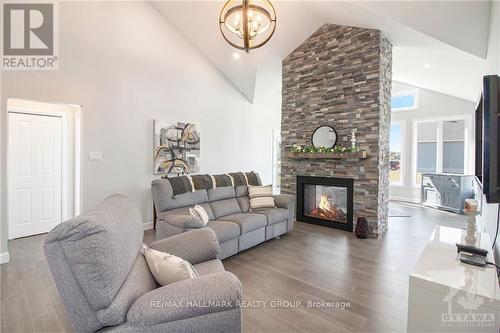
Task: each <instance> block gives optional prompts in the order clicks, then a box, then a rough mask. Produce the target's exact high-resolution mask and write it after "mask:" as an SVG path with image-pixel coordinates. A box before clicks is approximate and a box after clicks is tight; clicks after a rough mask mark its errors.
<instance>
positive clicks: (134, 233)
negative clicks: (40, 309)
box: [45, 194, 144, 311]
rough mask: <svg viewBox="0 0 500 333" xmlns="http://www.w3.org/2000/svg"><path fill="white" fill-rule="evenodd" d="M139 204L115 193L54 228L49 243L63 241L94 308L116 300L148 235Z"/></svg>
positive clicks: (65, 255) (77, 279)
mask: <svg viewBox="0 0 500 333" xmlns="http://www.w3.org/2000/svg"><path fill="white" fill-rule="evenodd" d="M143 228H144V227H143V224H142V218H141V215H140V214H139V212H138V211H137V209H136V207H135V204H134V203H133V202H132V201H131V200H130V199H128V198H127V197H125V196H123V195H120V194H115V195H112V196H110V197H108V198H107V199H106V200H104V201H103V202H102V203H101V204H99V205H98V206H97V207H96V208H95V209H93V210H90V211H88V212H86V213H84V214H82V215H80V216H78V217H76V218H75V219H73V220H71V221H67V222H64V223H61V224H59V225H58V226H57V227H55V228H54V229H52V231H50V232H49V234H48V235H47V238H46V240H45V242H46V244H51V243H56V242H59V244H60V247H61V249H62V252H63V254H64V257H65V261H66V264H67V266H68V267H69V269H70V270H71V272H73V275H74V278H75V280H76V281H77V283H78V285H79V287H80V288H81V290H82V291H83V293H84V294H85V298H86V299H87V301H88V302H89V304H90V305H91V307H92V309H93V310H94V311H97V310H100V309H103V308H106V307H108V306H109V305H110V304H111V303H112V302H113V300H114V299H115V297H116V295H117V293H118V291H119V290H120V288H121V286H122V285H123V282H124V281H125V279H126V278H127V276H128V274H129V272H130V270H131V268H132V266H133V265H134V263H135V261H136V259H137V254H138V253H139V249H140V248H141V246H142V240H143V236H144V230H143Z"/></svg>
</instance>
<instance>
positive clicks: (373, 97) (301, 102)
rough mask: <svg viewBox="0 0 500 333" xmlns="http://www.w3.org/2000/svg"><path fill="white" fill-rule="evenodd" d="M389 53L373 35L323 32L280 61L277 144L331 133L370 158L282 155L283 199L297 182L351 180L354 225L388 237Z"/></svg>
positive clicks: (328, 27) (330, 27)
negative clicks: (325, 128) (361, 219)
mask: <svg viewBox="0 0 500 333" xmlns="http://www.w3.org/2000/svg"><path fill="white" fill-rule="evenodd" d="M391 68H392V46H391V44H390V43H389V41H388V40H387V39H386V38H385V37H383V36H382V35H381V33H380V31H378V30H371V29H362V28H355V27H348V26H340V25H334V24H325V25H323V26H322V27H321V28H319V29H318V30H317V31H316V32H315V33H314V34H313V35H311V36H310V37H309V38H308V39H307V40H306V41H305V42H304V43H303V44H302V45H301V46H299V47H298V48H297V49H296V50H295V51H293V52H292V53H291V54H290V55H289V56H288V57H286V59H285V60H283V74H282V75H283V86H282V89H283V90H282V98H283V101H282V118H281V139H282V144H283V149H284V151H288V150H289V149H290V147H291V146H292V145H293V144H298V145H301V146H304V145H311V135H312V133H313V131H314V130H315V129H316V128H317V127H318V126H321V125H330V126H332V127H333V128H335V130H336V131H337V134H338V141H337V145H344V146H350V145H351V142H350V136H351V130H352V129H356V130H357V133H356V138H357V142H358V146H359V147H360V148H361V149H362V150H365V151H366V152H367V154H368V158H366V159H359V158H347V159H341V160H331V159H307V160H297V159H291V158H288V157H287V155H286V154H283V155H282V156H283V158H282V166H281V168H282V169H281V172H282V177H281V189H282V193H288V194H295V190H296V176H297V175H305V176H330V177H339V178H354V223H356V219H357V217H358V216H365V217H366V218H367V219H368V222H369V228H370V233H371V234H372V235H377V236H378V235H381V234H383V233H384V232H385V231H386V230H387V216H388V192H389V169H388V165H389V131H390V121H391V120H390V97H391Z"/></svg>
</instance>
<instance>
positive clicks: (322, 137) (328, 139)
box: [312, 126, 337, 148]
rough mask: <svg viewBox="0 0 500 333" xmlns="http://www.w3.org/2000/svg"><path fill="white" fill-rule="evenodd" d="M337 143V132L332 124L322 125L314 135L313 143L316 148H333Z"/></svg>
mask: <svg viewBox="0 0 500 333" xmlns="http://www.w3.org/2000/svg"><path fill="white" fill-rule="evenodd" d="M336 143H337V132H335V130H334V129H333V127H331V126H320V127H318V128H316V130H315V131H314V133H313V135H312V145H313V147H315V148H319V147H325V148H332V147H333V146H335V144H336Z"/></svg>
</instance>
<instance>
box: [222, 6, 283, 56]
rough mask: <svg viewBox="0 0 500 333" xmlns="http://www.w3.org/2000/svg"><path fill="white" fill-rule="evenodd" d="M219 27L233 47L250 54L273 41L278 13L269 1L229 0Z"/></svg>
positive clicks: (223, 10)
mask: <svg viewBox="0 0 500 333" xmlns="http://www.w3.org/2000/svg"><path fill="white" fill-rule="evenodd" d="M219 27H220V31H221V33H222V36H223V37H224V39H225V40H226V41H227V42H228V43H229V44H230V45H231V46H233V47H235V48H237V49H240V50H245V51H246V52H248V51H250V50H251V49H256V48H258V47H261V46H262V45H264V44H265V43H267V41H268V40H269V39H271V36H272V35H273V33H274V30H275V29H276V12H275V11H274V7H273V5H272V4H271V2H269V1H268V0H229V1H228V2H226V4H225V5H224V7H223V8H222V11H221V13H220V18H219Z"/></svg>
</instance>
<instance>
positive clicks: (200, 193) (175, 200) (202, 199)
mask: <svg viewBox="0 0 500 333" xmlns="http://www.w3.org/2000/svg"><path fill="white" fill-rule="evenodd" d="M151 192H152V194H153V201H154V203H155V207H156V210H157V211H158V212H163V211H165V210H170V209H175V208H182V207H190V206H194V205H196V204H198V205H199V204H202V203H206V202H208V195H207V191H206V190H197V191H194V192H187V193H183V194H180V195H175V196H174V190H173V188H172V184H170V181H168V180H166V179H156V180H153V182H152V183H151Z"/></svg>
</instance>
